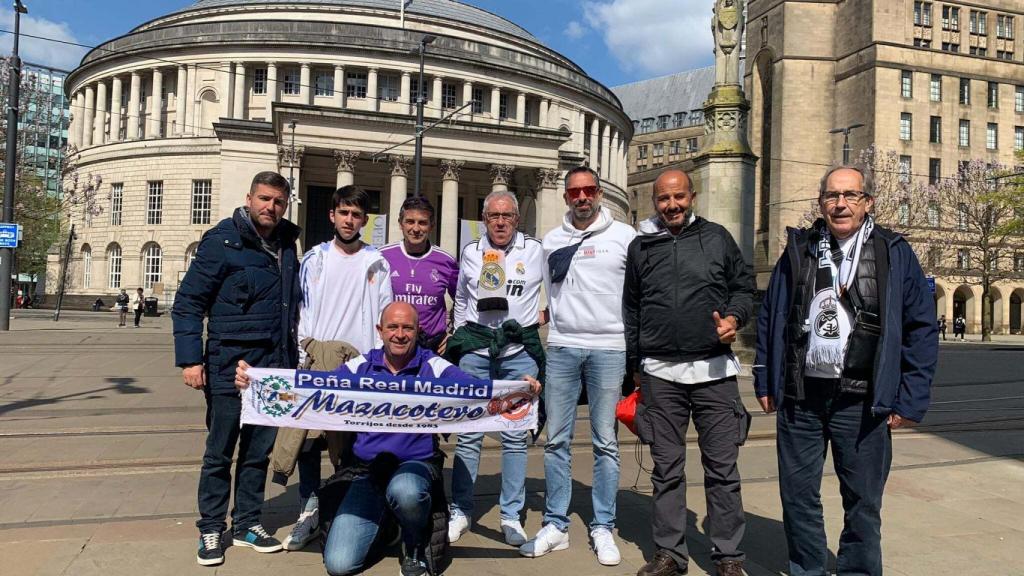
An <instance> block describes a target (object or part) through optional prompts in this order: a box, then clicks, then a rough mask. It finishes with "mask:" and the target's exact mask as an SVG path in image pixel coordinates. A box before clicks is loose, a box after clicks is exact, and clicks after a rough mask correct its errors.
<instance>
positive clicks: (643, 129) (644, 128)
mask: <svg viewBox="0 0 1024 576" xmlns="http://www.w3.org/2000/svg"><path fill="white" fill-rule="evenodd" d="M652 130H654V118H644V120H643V122H641V123H640V133H641V134H647V133H648V132H650V131H652Z"/></svg>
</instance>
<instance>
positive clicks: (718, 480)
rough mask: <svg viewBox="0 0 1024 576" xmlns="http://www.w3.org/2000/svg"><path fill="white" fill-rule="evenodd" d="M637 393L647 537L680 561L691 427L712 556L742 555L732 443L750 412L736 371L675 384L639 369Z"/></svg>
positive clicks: (684, 557) (737, 442)
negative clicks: (647, 458) (649, 495)
mask: <svg viewBox="0 0 1024 576" xmlns="http://www.w3.org/2000/svg"><path fill="white" fill-rule="evenodd" d="M640 390H641V392H640V394H641V398H642V402H643V404H644V408H645V412H644V416H643V417H644V418H645V419H646V420H647V422H646V424H648V425H649V426H648V430H649V431H650V433H651V434H652V435H653V438H645V440H647V441H650V443H651V457H652V458H653V459H654V472H653V473H652V474H651V483H652V484H653V485H654V522H653V525H654V544H655V546H656V547H657V548H658V549H659V550H664V551H666V552H668V553H669V554H670V555H671V556H672V558H674V559H675V561H676V564H678V565H679V568H680V570H683V569H685V568H686V567H687V564H688V562H689V551H688V549H687V546H686V524H687V513H686V473H685V465H686V430H687V428H688V427H689V424H690V419H691V418H692V419H693V423H694V426H696V428H697V443H698V445H699V446H700V452H701V464H702V465H703V467H704V495H705V497H706V498H707V510H708V523H709V529H708V535H709V536H710V539H711V543H712V545H713V548H712V551H711V558H712V560H714V561H715V562H716V563H717V562H721V561H723V560H743V558H744V554H743V552H742V551H740V548H739V546H740V541H741V540H743V531H744V528H745V526H746V519H745V517H744V513H743V498H742V497H741V495H740V472H739V468H738V467H737V465H736V458H737V456H739V448H740V446H741V445H742V444H743V442H744V441H745V440H746V435H747V424H748V422H749V415H748V414H747V411H746V409H744V407H743V403H742V401H741V400H740V394H739V387H738V385H737V383H736V378H735V377H731V378H725V379H723V380H715V381H712V382H706V383H702V384H677V383H675V382H670V381H668V380H662V379H660V378H657V377H654V376H651V375H650V374H646V373H643V374H642V375H641V377H640Z"/></svg>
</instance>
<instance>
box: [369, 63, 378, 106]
mask: <svg viewBox="0 0 1024 576" xmlns="http://www.w3.org/2000/svg"><path fill="white" fill-rule="evenodd" d="M366 109H367V110H369V111H371V112H377V111H378V110H380V98H379V97H378V94H377V69H376V68H370V69H369V70H367V71H366Z"/></svg>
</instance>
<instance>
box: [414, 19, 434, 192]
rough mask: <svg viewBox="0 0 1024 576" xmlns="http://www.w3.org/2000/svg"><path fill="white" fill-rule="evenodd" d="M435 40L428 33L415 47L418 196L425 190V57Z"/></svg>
mask: <svg viewBox="0 0 1024 576" xmlns="http://www.w3.org/2000/svg"><path fill="white" fill-rule="evenodd" d="M434 40H437V36H434V35H433V34H427V35H426V36H424V37H423V38H420V45H419V46H418V47H416V48H414V49H413V50H415V51H418V52H419V53H420V76H419V82H417V84H416V154H415V164H416V179H415V180H414V181H413V182H414V184H413V194H414V195H416V196H422V195H423V190H422V189H421V188H420V182H421V177H422V173H423V104H424V102H423V92H424V90H423V59H424V55H425V54H426V52H427V46H428V45H429V44H432V43H433V42H434Z"/></svg>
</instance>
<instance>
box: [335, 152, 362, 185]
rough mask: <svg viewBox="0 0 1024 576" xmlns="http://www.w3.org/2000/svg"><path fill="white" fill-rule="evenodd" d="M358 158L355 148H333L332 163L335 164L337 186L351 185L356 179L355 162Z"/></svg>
mask: <svg viewBox="0 0 1024 576" xmlns="http://www.w3.org/2000/svg"><path fill="white" fill-rule="evenodd" d="M358 160H359V152H357V151H355V150H335V151H334V163H335V165H336V166H337V170H338V177H337V185H338V188H341V187H342V186H351V185H352V184H355V181H356V162H357V161H358Z"/></svg>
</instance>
